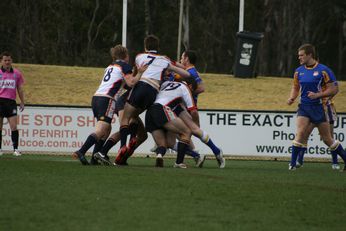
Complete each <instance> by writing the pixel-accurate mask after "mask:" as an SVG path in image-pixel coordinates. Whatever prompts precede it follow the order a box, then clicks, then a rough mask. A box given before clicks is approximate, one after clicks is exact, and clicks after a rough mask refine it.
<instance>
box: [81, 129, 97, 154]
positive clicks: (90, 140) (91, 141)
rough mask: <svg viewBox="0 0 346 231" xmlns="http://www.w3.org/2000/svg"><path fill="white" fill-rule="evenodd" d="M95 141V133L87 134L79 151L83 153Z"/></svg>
mask: <svg viewBox="0 0 346 231" xmlns="http://www.w3.org/2000/svg"><path fill="white" fill-rule="evenodd" d="M96 142H97V140H96V134H95V133H92V134H90V135H89V136H88V138H87V139H86V141H85V143H84V144H83V146H82V147H81V148H80V149H79V152H80V153H82V154H83V155H84V154H85V153H86V152H87V151H88V150H89V148H91V146H93V145H94V144H95V143H96Z"/></svg>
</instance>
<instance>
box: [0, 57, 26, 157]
mask: <svg viewBox="0 0 346 231" xmlns="http://www.w3.org/2000/svg"><path fill="white" fill-rule="evenodd" d="M0 59H1V69H0V131H1V132H0V155H2V154H3V153H2V149H1V143H2V127H3V120H4V118H7V120H8V123H9V125H10V128H11V139H12V144H13V150H14V152H13V155H15V156H20V155H21V153H20V151H19V150H18V141H19V133H18V129H17V104H16V97H17V92H18V96H19V99H20V106H19V110H20V111H23V110H24V90H23V84H24V78H23V76H22V74H21V73H20V71H19V70H17V69H15V68H13V67H12V57H11V54H10V53H9V52H7V51H5V52H3V53H2V54H1V55H0Z"/></svg>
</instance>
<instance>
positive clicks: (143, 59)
mask: <svg viewBox="0 0 346 231" xmlns="http://www.w3.org/2000/svg"><path fill="white" fill-rule="evenodd" d="M144 48H145V53H142V54H139V55H138V56H137V57H136V66H137V67H139V66H142V65H144V64H147V65H148V68H147V69H146V70H145V71H144V73H143V75H142V77H141V79H140V81H139V82H138V83H137V84H136V85H135V86H134V87H133V89H132V90H131V92H130V95H129V97H128V99H127V102H126V104H125V107H124V115H123V118H122V119H121V121H120V142H121V144H120V149H119V151H118V156H117V157H116V161H115V162H116V163H120V162H122V161H121V160H122V159H123V158H124V156H126V153H127V152H128V150H129V149H132V146H134V145H136V137H135V136H133V137H131V138H130V142H129V146H127V136H128V135H129V134H136V128H137V127H138V126H137V125H136V124H135V123H130V120H131V119H132V118H136V117H138V115H139V114H141V113H142V112H143V111H145V110H146V109H147V108H148V107H149V106H151V105H152V104H153V102H154V101H155V99H156V95H157V93H158V91H159V89H160V85H161V82H162V78H163V76H164V73H165V71H166V70H170V71H174V72H176V73H178V74H180V75H181V76H183V77H188V76H190V74H189V73H188V72H187V71H185V70H184V69H181V68H179V67H176V66H174V65H173V63H172V62H171V61H170V59H168V58H167V57H165V56H162V55H159V54H158V49H159V39H158V38H157V37H156V36H154V35H148V36H147V37H146V38H145V39H144Z"/></svg>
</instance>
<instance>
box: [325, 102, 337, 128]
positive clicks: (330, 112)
mask: <svg viewBox="0 0 346 231" xmlns="http://www.w3.org/2000/svg"><path fill="white" fill-rule="evenodd" d="M326 107H327V117H328V120H329V123H330V124H334V122H335V120H336V118H337V115H336V110H335V107H334V105H332V104H327V106H326Z"/></svg>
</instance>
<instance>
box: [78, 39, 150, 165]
mask: <svg viewBox="0 0 346 231" xmlns="http://www.w3.org/2000/svg"><path fill="white" fill-rule="evenodd" d="M111 56H112V59H113V63H112V64H111V65H109V66H108V67H107V68H106V69H105V72H104V76H103V79H102V81H101V84H100V86H99V88H98V89H97V90H96V92H95V94H94V96H93V97H92V102H91V106H92V110H93V114H94V117H95V118H96V119H97V123H96V130H95V132H93V133H91V134H90V135H89V136H88V137H87V139H86V141H85V142H84V144H83V145H82V147H81V148H80V149H79V150H78V151H76V152H74V153H73V156H74V157H76V158H78V159H79V160H80V161H81V163H82V164H83V165H88V164H89V162H88V161H87V159H86V158H85V153H86V152H87V151H88V150H89V148H91V147H92V146H93V145H95V147H94V151H93V154H94V153H96V152H98V151H99V149H100V148H101V147H102V145H103V144H104V142H105V140H106V139H107V137H108V136H109V133H110V131H111V122H112V119H113V115H114V109H115V97H116V95H117V93H118V91H119V89H120V88H121V87H122V85H123V84H124V83H123V82H125V83H126V84H127V85H128V86H130V87H132V86H133V85H135V84H136V83H137V82H138V80H139V79H140V77H141V75H142V73H143V71H144V70H145V69H146V67H142V68H140V70H138V73H137V75H136V76H133V73H132V67H131V66H130V65H129V64H128V62H129V55H128V51H127V49H126V48H125V47H123V46H121V45H116V46H115V47H113V48H111ZM91 163H92V164H96V163H97V162H96V161H95V159H94V158H93V157H92V159H91Z"/></svg>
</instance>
